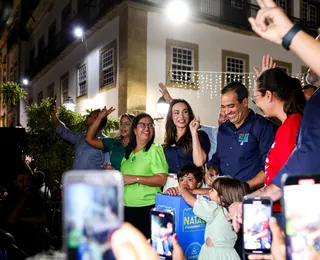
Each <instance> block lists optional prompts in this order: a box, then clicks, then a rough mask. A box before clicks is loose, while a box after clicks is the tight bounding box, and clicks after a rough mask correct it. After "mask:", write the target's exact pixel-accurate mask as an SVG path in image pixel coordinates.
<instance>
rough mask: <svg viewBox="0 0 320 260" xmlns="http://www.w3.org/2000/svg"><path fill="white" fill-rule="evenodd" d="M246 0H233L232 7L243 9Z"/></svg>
mask: <svg viewBox="0 0 320 260" xmlns="http://www.w3.org/2000/svg"><path fill="white" fill-rule="evenodd" d="M243 2H244V0H231V7H233V8H238V9H243V4H244V3H243Z"/></svg>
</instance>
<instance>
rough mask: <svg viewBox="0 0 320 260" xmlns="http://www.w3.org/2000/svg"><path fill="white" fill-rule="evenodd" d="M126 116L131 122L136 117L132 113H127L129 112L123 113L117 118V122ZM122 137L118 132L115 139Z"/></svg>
mask: <svg viewBox="0 0 320 260" xmlns="http://www.w3.org/2000/svg"><path fill="white" fill-rule="evenodd" d="M124 117H127V118H128V119H129V121H130V123H131V124H132V122H133V120H134V119H135V118H136V116H135V115H133V114H129V113H124V114H122V115H121V116H120V118H119V124H120V123H121V122H120V121H121V120H122V118H124ZM122 138H123V136H121V134H120V132H119V134H118V136H117V137H116V139H117V140H119V141H121V139H122Z"/></svg>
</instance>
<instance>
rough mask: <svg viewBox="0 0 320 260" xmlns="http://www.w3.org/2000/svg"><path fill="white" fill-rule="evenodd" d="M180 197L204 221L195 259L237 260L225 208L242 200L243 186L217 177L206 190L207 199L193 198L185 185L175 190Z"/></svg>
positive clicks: (230, 226)
mask: <svg viewBox="0 0 320 260" xmlns="http://www.w3.org/2000/svg"><path fill="white" fill-rule="evenodd" d="M178 189H179V193H180V195H181V196H182V197H183V198H184V200H185V201H186V203H187V204H189V205H190V206H191V207H193V212H194V214H195V215H196V216H197V217H199V218H201V219H203V220H204V221H206V222H207V225H206V229H205V234H204V241H205V243H204V244H203V246H202V248H201V251H200V254H199V258H198V259H199V260H211V259H219V260H240V257H239V255H238V254H237V252H236V250H235V249H234V245H235V243H236V240H237V233H236V232H235V231H234V230H233V228H232V224H231V222H230V221H228V220H227V218H226V215H227V214H228V207H229V206H230V205H231V204H232V203H233V202H239V201H242V198H243V197H244V196H245V194H246V191H245V186H244V185H243V183H242V182H241V181H239V180H236V179H234V178H232V177H230V176H221V177H218V178H217V179H216V180H215V181H214V182H213V184H212V189H211V190H210V191H209V200H206V199H204V198H203V197H202V196H198V198H195V197H194V195H193V194H192V193H191V192H190V191H189V189H188V187H187V186H186V185H180V186H179V187H178Z"/></svg>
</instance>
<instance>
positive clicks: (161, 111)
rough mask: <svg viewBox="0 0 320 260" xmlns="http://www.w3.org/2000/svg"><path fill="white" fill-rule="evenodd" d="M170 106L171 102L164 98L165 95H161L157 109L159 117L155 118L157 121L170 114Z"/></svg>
mask: <svg viewBox="0 0 320 260" xmlns="http://www.w3.org/2000/svg"><path fill="white" fill-rule="evenodd" d="M169 106H170V104H169V103H168V102H167V101H166V100H165V99H164V97H163V96H162V97H160V98H159V100H158V101H157V111H158V115H159V117H157V118H154V120H156V121H157V120H160V119H163V118H164V117H165V116H166V115H167V114H168V110H169Z"/></svg>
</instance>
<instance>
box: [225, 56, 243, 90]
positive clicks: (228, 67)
mask: <svg viewBox="0 0 320 260" xmlns="http://www.w3.org/2000/svg"><path fill="white" fill-rule="evenodd" d="M222 71H223V72H225V73H224V74H222V82H223V85H224V86H225V85H227V84H228V83H230V82H233V81H239V82H241V83H242V84H244V85H247V86H248V79H247V78H246V73H248V72H249V55H247V54H242V53H237V52H232V51H226V50H222Z"/></svg>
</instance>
